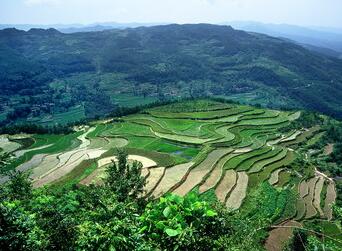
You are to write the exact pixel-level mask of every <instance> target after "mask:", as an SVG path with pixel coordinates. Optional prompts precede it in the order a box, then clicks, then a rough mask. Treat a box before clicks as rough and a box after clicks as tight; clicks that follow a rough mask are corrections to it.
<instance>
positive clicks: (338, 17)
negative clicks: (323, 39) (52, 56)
mask: <svg viewBox="0 0 342 251" xmlns="http://www.w3.org/2000/svg"><path fill="white" fill-rule="evenodd" d="M234 20H238V21H241V20H245V21H247V20H248V21H261V22H266V23H288V24H297V25H304V26H332V27H342V0H0V23H10V24H19V23H30V24H57V23H60V24H63V23H65V24H67V23H83V24H89V23H94V22H110V21H115V22H145V23H147V22H176V23H198V22H209V23H220V22H225V21H234Z"/></svg>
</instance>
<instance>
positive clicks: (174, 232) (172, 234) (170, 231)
mask: <svg viewBox="0 0 342 251" xmlns="http://www.w3.org/2000/svg"><path fill="white" fill-rule="evenodd" d="M165 233H166V234H167V235H168V236H170V237H174V236H176V235H178V234H179V231H177V230H174V229H171V228H167V229H165Z"/></svg>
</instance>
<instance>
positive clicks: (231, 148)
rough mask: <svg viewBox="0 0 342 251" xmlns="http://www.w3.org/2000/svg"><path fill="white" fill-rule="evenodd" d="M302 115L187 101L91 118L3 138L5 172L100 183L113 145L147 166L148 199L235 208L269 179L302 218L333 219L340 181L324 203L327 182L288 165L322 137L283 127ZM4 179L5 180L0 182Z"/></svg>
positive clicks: (48, 180) (42, 180) (39, 182)
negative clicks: (191, 198) (52, 131)
mask: <svg viewBox="0 0 342 251" xmlns="http://www.w3.org/2000/svg"><path fill="white" fill-rule="evenodd" d="M300 115H301V113H300V112H284V111H275V110H265V109H260V108H254V107H250V106H239V105H234V104H225V103H220V102H216V101H185V102H183V103H174V104H170V105H165V106H161V107H155V108H151V109H147V110H145V111H143V112H141V113H138V114H133V115H129V116H125V117H122V118H115V119H107V120H102V121H93V122H91V123H90V126H81V127H79V128H76V129H77V130H75V132H74V133H71V134H68V135H25V136H22V137H24V138H26V139H29V140H31V141H32V142H33V143H32V144H31V145H29V146H23V145H21V144H19V143H18V142H17V141H13V140H11V138H10V137H8V136H7V135H2V136H0V148H1V149H2V151H0V155H1V154H2V153H4V152H9V153H11V154H12V156H13V157H12V158H10V159H8V160H7V163H6V164H5V165H4V167H3V168H4V169H6V170H11V169H15V168H16V169H18V170H22V171H26V170H29V171H31V178H32V179H33V180H34V186H35V187H40V186H44V185H47V186H49V185H57V184H61V183H63V184H66V183H67V184H69V183H73V182H74V183H80V184H82V185H89V184H91V183H96V184H102V178H103V177H104V176H105V169H106V167H107V166H108V165H110V164H111V163H112V161H117V159H116V150H115V149H116V148H123V147H124V148H126V150H127V152H128V155H129V156H128V159H129V161H134V160H136V161H139V162H141V163H142V164H143V171H142V175H143V176H144V177H146V179H147V184H146V187H145V193H144V195H145V196H151V197H154V198H158V197H160V196H162V195H163V194H165V193H167V192H173V193H176V194H179V195H185V194H187V193H189V192H191V191H194V192H198V193H199V194H200V195H201V196H202V195H203V196H204V195H205V194H206V193H210V194H213V196H215V197H216V198H215V199H217V200H218V201H221V202H222V203H223V204H225V205H226V206H227V207H229V208H231V209H232V210H237V209H239V208H240V207H243V206H244V201H245V199H246V198H248V196H249V192H250V191H253V190H254V189H256V188H257V187H258V186H259V185H260V184H261V183H262V182H269V183H270V184H272V185H274V186H276V187H277V189H281V188H283V187H285V186H288V187H293V189H294V190H297V188H298V198H297V205H296V210H297V212H296V217H295V218H296V219H297V220H301V219H309V218H313V217H318V216H319V217H323V218H327V219H331V217H332V210H331V204H332V203H333V202H334V201H335V199H336V191H335V185H334V183H329V185H328V187H327V194H326V197H325V202H324V203H323V204H324V207H323V208H321V207H322V206H321V205H323V204H322V203H321V190H322V186H323V183H324V181H327V179H326V178H325V177H323V176H316V177H311V178H310V179H307V177H303V174H301V173H298V172H294V171H293V170H291V168H289V167H288V165H290V164H291V163H292V162H293V161H294V160H295V159H296V158H297V156H299V154H301V153H300V151H297V148H298V147H299V146H300V144H301V143H302V142H304V141H305V140H307V139H309V138H317V137H318V136H317V134H316V132H317V131H318V130H319V129H320V128H319V127H318V126H315V127H312V128H307V129H300V130H299V129H298V130H288V131H287V132H285V133H284V132H283V131H284V130H280V129H283V127H285V126H287V125H290V124H291V123H292V121H294V120H296V119H298V118H299V117H300ZM321 136H322V132H320V133H319V137H321ZM311 141H312V142H314V140H313V139H312V140H311ZM19 142H20V141H19ZM294 149H295V150H294ZM85 170H87V171H85ZM5 180H6V177H1V178H0V182H4V181H5ZM61 181H63V182H61ZM76 181H77V182H76ZM287 184H288V185H287Z"/></svg>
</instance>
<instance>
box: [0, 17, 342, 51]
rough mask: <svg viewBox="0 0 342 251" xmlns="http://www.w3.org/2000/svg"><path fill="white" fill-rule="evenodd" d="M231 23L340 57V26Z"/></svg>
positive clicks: (88, 28)
mask: <svg viewBox="0 0 342 251" xmlns="http://www.w3.org/2000/svg"><path fill="white" fill-rule="evenodd" d="M165 24H167V23H116V22H103V23H93V24H88V25H83V24H51V25H33V24H17V25H13V24H0V29H5V28H17V29H20V30H25V31H28V30H29V29H31V28H42V29H48V28H55V29H57V30H59V31H60V32H63V33H76V32H92V31H104V30H110V29H125V28H137V27H141V26H144V27H150V26H156V25H165ZM222 24H223V25H231V26H232V27H233V28H235V29H240V30H245V31H250V32H257V33H263V34H267V35H270V36H274V37H282V38H286V39H290V40H292V41H294V42H297V43H298V44H300V45H302V46H304V47H306V48H307V49H309V50H312V51H315V52H318V53H322V54H325V55H326V56H331V57H338V58H342V28H340V29H339V28H331V27H301V26H296V25H288V24H265V23H260V22H250V21H235V22H226V23H222Z"/></svg>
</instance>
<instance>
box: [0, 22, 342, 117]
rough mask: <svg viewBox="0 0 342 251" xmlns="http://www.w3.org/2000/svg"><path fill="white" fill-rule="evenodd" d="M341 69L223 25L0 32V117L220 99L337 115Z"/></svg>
mask: <svg viewBox="0 0 342 251" xmlns="http://www.w3.org/2000/svg"><path fill="white" fill-rule="evenodd" d="M341 72H342V61H341V60H339V59H334V58H329V57H325V56H323V55H319V54H316V53H312V52H310V51H309V50H306V49H304V48H303V47H301V46H298V45H295V44H292V43H290V42H288V41H285V40H281V39H278V38H272V37H269V36H266V35H261V34H256V33H247V32H244V31H239V30H234V29H232V28H231V27H229V26H218V25H209V24H198V25H165V26H154V27H139V28H134V29H124V30H107V31H101V32H88V33H86V32H85V33H73V34H63V33H60V32H58V31H57V30H54V29H49V30H41V29H31V30H30V31H27V32H25V31H19V30H16V29H5V30H2V31H0V89H1V94H0V100H1V104H0V119H3V120H4V119H5V118H6V117H7V118H8V121H7V122H10V121H13V120H19V121H21V122H23V121H26V120H27V119H28V120H29V121H35V122H38V123H45V124H46V121H51V123H52V124H53V123H54V122H55V120H54V116H57V117H63V114H64V113H67V114H69V113H70V112H71V113H73V112H75V113H77V114H78V115H77V116H74V117H73V116H66V117H68V119H65V121H59V120H57V121H58V122H70V121H73V120H77V119H80V118H84V117H94V116H96V115H100V116H102V115H104V114H108V113H109V112H110V111H112V110H114V109H116V108H117V107H118V106H119V105H122V106H135V105H137V104H146V103H151V102H154V101H156V100H164V99H169V98H175V97H179V96H181V97H184V96H188V97H190V96H191V97H198V96H223V97H230V98H233V99H234V100H238V101H242V102H248V103H251V104H262V105H265V106H268V107H273V108H279V107H304V108H306V109H310V110H315V111H319V112H323V113H325V114H328V115H332V116H335V117H339V118H341V117H342V110H341V107H342V101H341V100H342V91H341V82H342V74H341ZM77 107H82V109H84V110H82V111H81V110H80V108H77ZM75 109H76V110H77V109H78V110H77V111H75ZM5 123H6V121H5ZM51 123H50V124H51Z"/></svg>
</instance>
